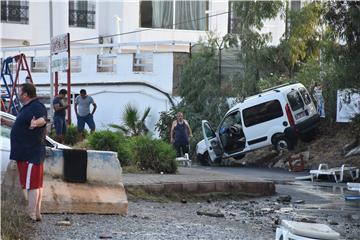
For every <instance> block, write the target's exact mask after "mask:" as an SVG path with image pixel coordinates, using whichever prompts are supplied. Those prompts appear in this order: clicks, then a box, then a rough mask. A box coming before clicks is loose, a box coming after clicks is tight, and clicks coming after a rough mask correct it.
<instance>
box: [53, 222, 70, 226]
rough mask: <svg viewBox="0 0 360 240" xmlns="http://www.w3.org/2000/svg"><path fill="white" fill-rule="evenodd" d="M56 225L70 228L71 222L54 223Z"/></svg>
mask: <svg viewBox="0 0 360 240" xmlns="http://www.w3.org/2000/svg"><path fill="white" fill-rule="evenodd" d="M56 225H58V226H71V222H70V221H58V222H57V223H56Z"/></svg>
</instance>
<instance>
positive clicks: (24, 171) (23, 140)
mask: <svg viewBox="0 0 360 240" xmlns="http://www.w3.org/2000/svg"><path fill="white" fill-rule="evenodd" d="M19 98H20V101H21V102H22V103H23V107H22V108H21V109H20V111H19V113H18V115H17V117H16V121H15V123H14V125H13V127H12V129H11V134H10V144H11V150H10V159H11V160H15V161H16V163H17V166H18V170H19V179H20V185H21V187H22V188H23V189H24V193H25V194H26V197H27V199H28V206H27V212H28V214H29V217H30V218H31V219H32V220H34V221H40V220H41V214H40V213H41V201H42V192H43V174H44V167H43V162H44V159H45V145H46V144H45V137H46V122H47V110H46V108H45V106H44V104H42V103H41V102H40V101H39V100H38V98H37V96H36V89H35V87H34V85H33V84H31V83H25V84H22V85H21V86H20V91H19Z"/></svg>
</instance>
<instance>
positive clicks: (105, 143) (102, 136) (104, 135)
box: [88, 130, 125, 152]
mask: <svg viewBox="0 0 360 240" xmlns="http://www.w3.org/2000/svg"><path fill="white" fill-rule="evenodd" d="M124 138H125V137H124V136H123V135H122V134H121V133H119V132H118V133H115V132H112V131H110V130H105V131H98V132H94V133H91V134H90V135H89V137H88V141H89V145H90V147H91V148H93V149H95V150H103V151H114V152H117V151H118V146H119V143H120V142H122V141H124Z"/></svg>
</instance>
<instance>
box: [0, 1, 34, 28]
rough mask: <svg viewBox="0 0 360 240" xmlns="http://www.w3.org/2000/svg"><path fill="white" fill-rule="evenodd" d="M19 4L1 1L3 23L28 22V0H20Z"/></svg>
mask: <svg viewBox="0 0 360 240" xmlns="http://www.w3.org/2000/svg"><path fill="white" fill-rule="evenodd" d="M20 3H21V5H18V4H16V5H15V4H11V2H6V1H1V22H5V23H20V24H28V23H29V5H28V2H25V1H20Z"/></svg>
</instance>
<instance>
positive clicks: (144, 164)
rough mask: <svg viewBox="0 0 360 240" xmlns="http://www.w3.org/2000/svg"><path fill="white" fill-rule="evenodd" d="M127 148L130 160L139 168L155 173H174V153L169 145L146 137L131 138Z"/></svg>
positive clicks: (175, 165)
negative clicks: (129, 150)
mask: <svg viewBox="0 0 360 240" xmlns="http://www.w3.org/2000/svg"><path fill="white" fill-rule="evenodd" d="M129 146H130V149H131V153H130V154H131V158H132V159H133V161H134V164H138V166H139V167H140V168H142V169H144V170H152V171H155V172H157V173H160V172H163V173H175V172H176V170H177V164H176V161H175V157H176V153H175V150H174V149H173V147H172V146H171V145H170V144H168V143H166V142H164V141H162V140H153V139H151V138H150V137H147V136H139V137H134V138H132V139H131V140H130V144H129Z"/></svg>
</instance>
